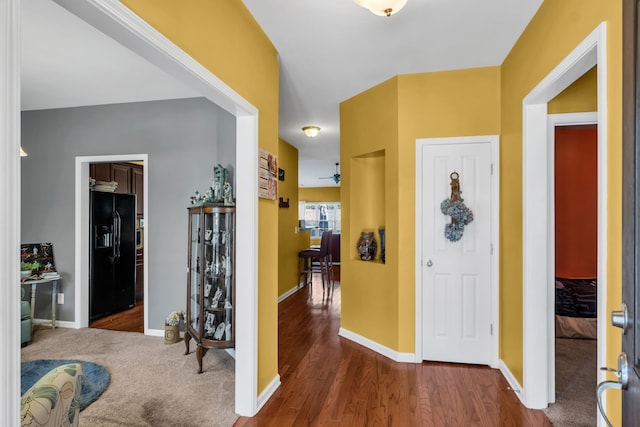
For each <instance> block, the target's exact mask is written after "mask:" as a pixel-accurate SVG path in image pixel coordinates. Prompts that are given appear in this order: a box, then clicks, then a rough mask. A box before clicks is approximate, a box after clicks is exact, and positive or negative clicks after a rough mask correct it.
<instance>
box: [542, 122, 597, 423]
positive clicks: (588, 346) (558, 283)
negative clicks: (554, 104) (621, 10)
mask: <svg viewBox="0 0 640 427" xmlns="http://www.w3.org/2000/svg"><path fill="white" fill-rule="evenodd" d="M548 123H549V139H550V142H551V146H552V147H553V150H552V153H553V155H552V159H553V166H552V169H553V170H554V174H553V188H554V191H553V211H554V220H553V221H552V223H551V224H550V225H551V227H552V228H553V232H552V235H553V242H551V246H550V247H549V251H550V252H552V253H553V258H554V270H553V274H554V281H552V282H551V283H550V284H549V288H550V290H549V292H550V293H551V294H553V295H554V297H555V300H554V302H555V304H554V306H550V307H549V311H550V312H552V313H554V315H555V317H554V323H555V334H554V345H550V347H549V352H550V353H549V360H550V361H552V362H551V363H550V366H549V368H550V377H549V385H550V387H549V403H554V404H553V405H550V406H549V408H548V409H546V410H545V412H546V413H547V416H548V417H549V418H550V419H551V420H552V421H553V422H554V423H555V422H561V421H562V420H566V419H572V420H574V421H575V422H576V423H577V424H580V425H592V424H595V415H596V414H595V411H594V410H593V408H594V407H595V406H596V397H595V394H594V393H593V390H594V389H595V387H596V384H597V363H596V360H597V344H598V343H597V338H598V336H597V335H598V334H597V332H598V331H597V329H598V328H597V324H598V310H597V301H598V292H600V290H599V289H598V272H597V268H598V259H597V258H598V233H597V229H598V227H597V223H598V160H597V156H598V135H597V114H596V113H581V114H554V115H550V116H549V122H548Z"/></svg>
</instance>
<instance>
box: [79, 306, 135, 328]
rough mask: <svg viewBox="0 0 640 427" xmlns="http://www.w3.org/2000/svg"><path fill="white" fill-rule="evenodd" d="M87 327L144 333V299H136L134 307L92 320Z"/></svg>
mask: <svg viewBox="0 0 640 427" xmlns="http://www.w3.org/2000/svg"><path fill="white" fill-rule="evenodd" d="M89 327H90V328H98V329H109V330H111V331H126V332H143V333H144V301H138V302H137V303H136V305H135V307H133V308H130V309H129V310H125V311H121V312H120V313H116V314H111V315H109V316H105V317H102V318H100V319H97V320H94V321H93V322H91V323H89Z"/></svg>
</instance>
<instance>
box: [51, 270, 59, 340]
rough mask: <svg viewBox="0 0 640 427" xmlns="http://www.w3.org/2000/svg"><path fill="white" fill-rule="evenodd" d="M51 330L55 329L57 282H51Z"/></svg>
mask: <svg viewBox="0 0 640 427" xmlns="http://www.w3.org/2000/svg"><path fill="white" fill-rule="evenodd" d="M51 286H52V287H53V288H52V290H51V329H55V328H56V304H57V303H58V301H57V299H58V281H57V280H54V281H53V282H51Z"/></svg>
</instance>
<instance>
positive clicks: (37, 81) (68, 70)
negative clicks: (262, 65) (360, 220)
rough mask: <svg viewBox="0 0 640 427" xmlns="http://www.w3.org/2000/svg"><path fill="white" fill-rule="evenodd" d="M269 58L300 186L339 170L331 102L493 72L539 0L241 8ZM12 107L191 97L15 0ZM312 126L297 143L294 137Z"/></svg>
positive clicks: (85, 33)
mask: <svg viewBox="0 0 640 427" xmlns="http://www.w3.org/2000/svg"><path fill="white" fill-rule="evenodd" d="M243 2H244V4H245V5H246V6H247V8H248V9H249V10H250V12H251V13H252V14H253V16H254V17H255V19H256V21H257V22H258V23H259V24H260V25H261V26H262V28H263V29H264V31H265V32H266V33H267V35H268V37H269V38H270V39H271V41H272V42H273V44H274V46H275V47H276V49H277V50H278V52H279V54H280V123H279V126H280V131H279V132H280V137H281V138H283V139H284V140H286V141H287V142H289V143H290V144H292V145H294V146H295V147H297V148H298V150H299V159H300V161H299V184H300V185H301V186H307V187H314V186H329V185H335V184H334V183H333V181H332V180H330V179H322V180H319V179H317V178H318V177H320V176H331V175H333V174H334V173H335V162H337V161H339V145H340V122H339V104H340V102H342V101H344V100H347V99H349V98H351V97H353V96H354V95H357V94H358V93H360V92H362V91H364V90H366V89H368V88H370V87H372V86H375V85H377V84H379V83H381V82H383V81H385V80H387V79H389V78H391V77H393V76H395V75H398V74H407V73H419V72H428V71H442V70H451V69H462V68H472V67H483V66H492V65H499V64H501V63H502V61H503V60H504V58H505V57H506V55H507V54H508V52H509V50H510V49H511V47H512V46H513V44H514V43H515V41H516V40H517V39H518V37H519V36H520V34H521V33H522V31H523V30H524V28H525V27H526V25H527V23H528V22H529V21H530V19H531V18H532V17H533V15H534V14H535V12H536V11H537V9H538V7H539V6H540V5H541V4H542V0H518V1H514V0H483V1H478V0H408V2H407V5H406V6H405V7H404V9H402V10H401V11H400V12H398V13H397V14H395V15H393V16H391V17H380V16H376V15H373V14H372V13H371V12H369V11H368V10H367V9H364V8H361V7H359V6H358V5H356V4H355V3H354V2H353V1H352V0H295V1H287V2H283V1H282V0H243ZM21 5H22V17H23V29H22V105H23V110H33V109H47V108H60V107H70V106H81V105H99V104H109V103H120V102H134V101H147V100H155V99H173V98H188V97H194V96H199V94H198V93H196V92H193V91H192V90H191V89H190V88H188V87H185V86H184V85H182V84H180V83H179V82H177V81H176V80H175V79H173V78H172V77H170V76H169V75H167V74H165V73H164V72H162V71H160V70H158V69H157V68H155V67H154V66H152V65H150V64H149V63H147V62H146V61H145V60H144V59H142V58H140V57H138V56H137V55H135V54H133V53H131V52H130V51H128V50H127V49H125V48H124V47H122V46H121V45H120V44H118V43H117V42H115V41H113V40H111V39H110V38H108V37H106V36H105V35H103V34H102V33H100V32H99V31H97V30H95V29H94V28H93V27H91V26H90V25H88V24H86V23H85V22H83V21H81V20H80V19H78V18H76V17H75V16H74V15H71V14H70V13H68V12H67V11H66V10H65V9H63V8H61V7H60V6H58V5H57V4H56V3H54V2H53V1H52V0H23V1H22V2H21ZM306 125H317V126H320V127H321V128H322V130H321V131H320V134H319V135H318V136H317V137H316V138H307V137H306V136H304V134H303V133H302V130H301V128H302V127H303V126H306Z"/></svg>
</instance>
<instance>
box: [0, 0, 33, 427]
mask: <svg viewBox="0 0 640 427" xmlns="http://www.w3.org/2000/svg"><path fill="white" fill-rule="evenodd" d="M19 153H20V0H5V1H1V2H0V193H1V194H2V197H0V236H2V238H0V284H2V286H0V301H2V309H1V310H0V336H2V339H3V342H4V345H3V346H2V350H0V352H1V354H0V378H2V379H3V382H4V384H3V387H0V425H3V426H17V425H20V411H19V408H20V316H19V314H20V292H19V290H18V289H19V288H20V287H19V286H15V285H17V284H18V283H20V274H19V270H20V268H19V265H18V259H19V256H18V255H19V254H20V161H21V160H20V154H19ZM26 159H28V157H25V160H26Z"/></svg>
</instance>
